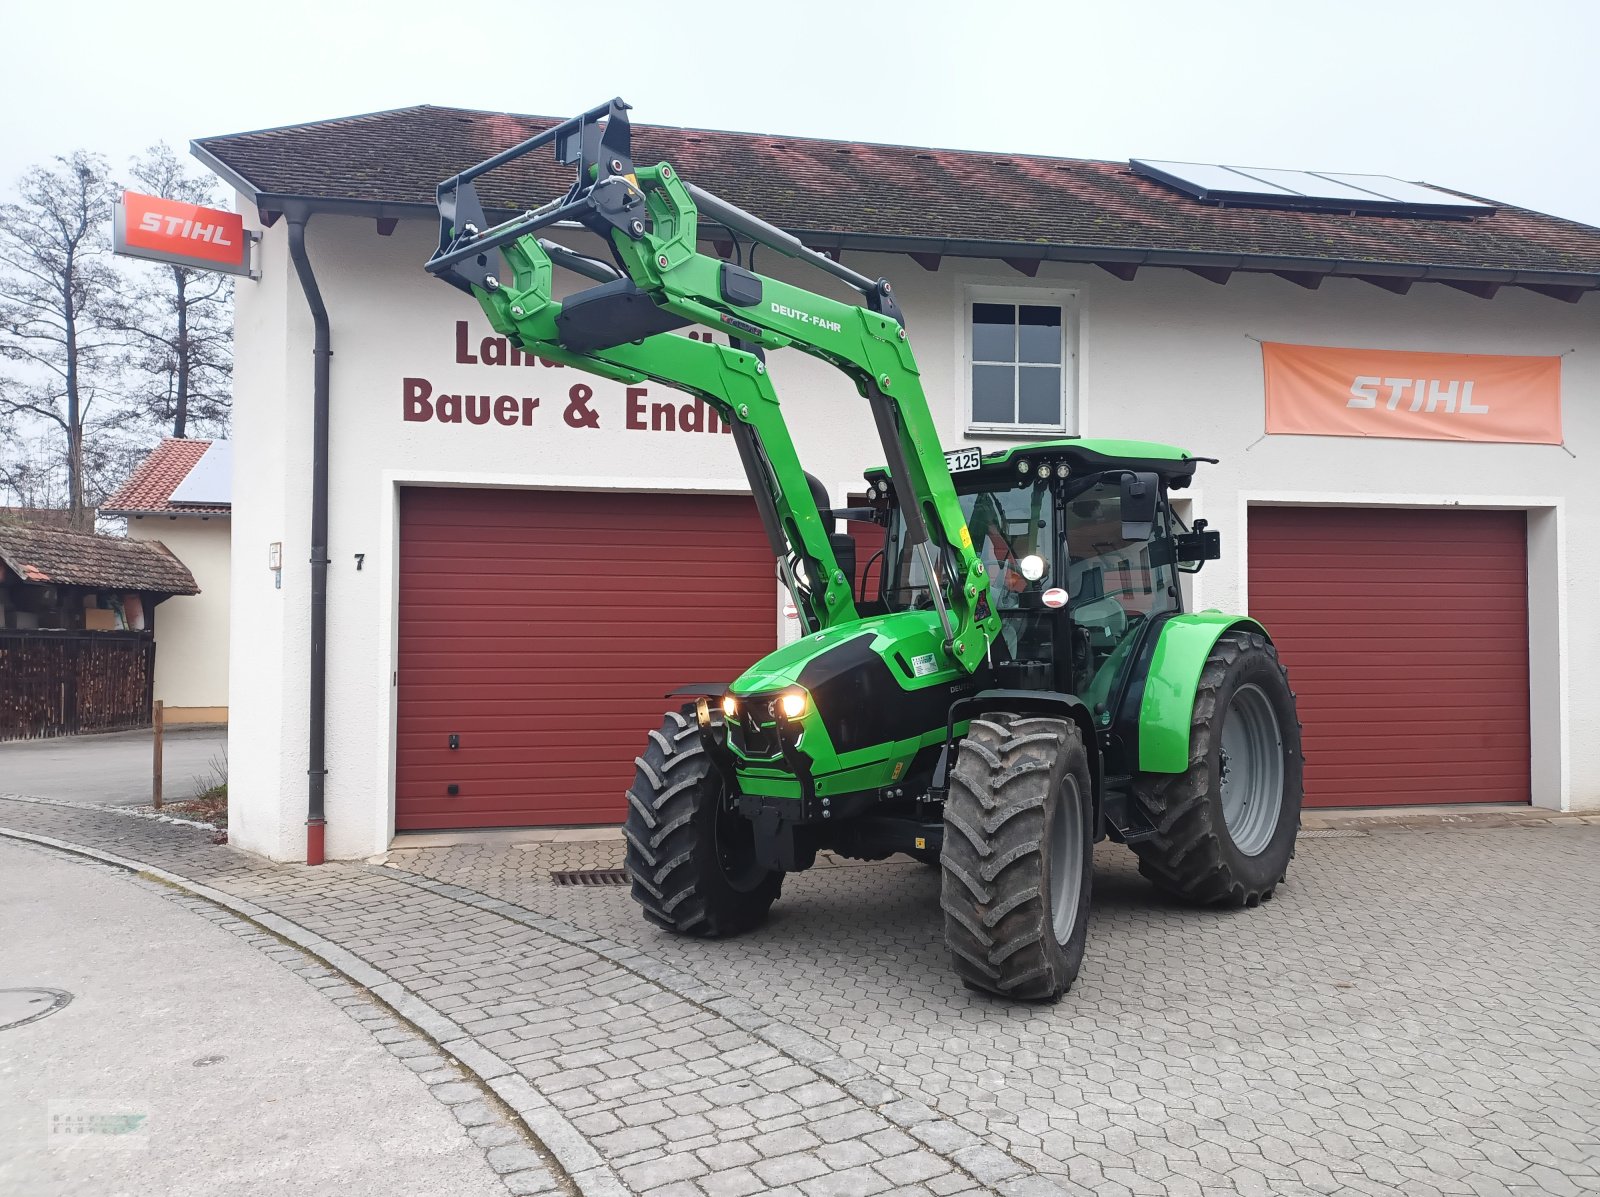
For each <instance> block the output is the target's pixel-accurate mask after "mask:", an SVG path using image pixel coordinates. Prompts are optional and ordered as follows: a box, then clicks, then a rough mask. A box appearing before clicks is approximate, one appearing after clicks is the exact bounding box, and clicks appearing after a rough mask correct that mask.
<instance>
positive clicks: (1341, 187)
mask: <svg viewBox="0 0 1600 1197" xmlns="http://www.w3.org/2000/svg"><path fill="white" fill-rule="evenodd" d="M1128 165H1129V166H1131V167H1132V168H1133V170H1134V172H1135V173H1136V174H1140V175H1143V176H1144V177H1145V178H1148V179H1154V180H1156V181H1157V182H1160V183H1165V184H1167V186H1169V187H1175V188H1177V189H1178V190H1179V191H1182V192H1183V193H1184V194H1186V195H1190V196H1193V197H1194V198H1195V199H1197V200H1200V201H1202V202H1204V203H1211V204H1219V205H1238V206H1250V207H1257V208H1294V209H1300V210H1302V211H1312V212H1372V213H1378V214H1382V215H1386V216H1477V215H1492V214H1493V213H1494V211H1495V209H1494V206H1493V205H1492V204H1486V203H1483V202H1481V201H1479V200H1471V199H1464V198H1462V197H1461V196H1459V195H1451V194H1450V193H1449V192H1448V191H1440V190H1438V189H1437V188H1435V187H1428V186H1425V185H1423V184H1421V183H1407V182H1405V181H1404V180H1401V179H1393V178H1390V177H1389V176H1388V175H1356V174H1343V173H1337V172H1334V171H1311V170H1276V169H1270V168H1266V167H1255V166H1218V165H1213V164H1210V163H1204V162H1171V161H1161V160H1156V159H1145V158H1133V159H1130V160H1129V163H1128Z"/></svg>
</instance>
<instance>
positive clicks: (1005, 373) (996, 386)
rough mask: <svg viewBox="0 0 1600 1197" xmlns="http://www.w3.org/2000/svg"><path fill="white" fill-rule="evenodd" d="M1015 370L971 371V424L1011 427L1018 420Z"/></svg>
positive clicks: (975, 367)
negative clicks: (1007, 425) (1009, 425)
mask: <svg viewBox="0 0 1600 1197" xmlns="http://www.w3.org/2000/svg"><path fill="white" fill-rule="evenodd" d="M1016 376H1017V368H1016V367H1015V366H974V367H972V422H973V423H974V424H1011V423H1015V421H1016V418H1017V403H1016V385H1017V384H1016Z"/></svg>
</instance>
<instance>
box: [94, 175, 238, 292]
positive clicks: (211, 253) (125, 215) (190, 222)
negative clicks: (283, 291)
mask: <svg viewBox="0 0 1600 1197" xmlns="http://www.w3.org/2000/svg"><path fill="white" fill-rule="evenodd" d="M112 233H113V241H114V244H115V247H116V251H117V252H118V253H119V254H126V255H128V256H129V257H133V258H149V259H151V260H152V261H156V262H173V263H175V264H177V265H179V266H193V267H195V268H196V269H199V270H220V271H222V272H224V273H226V274H249V273H250V242H251V240H252V239H253V234H251V233H249V232H247V231H246V229H245V227H244V219H243V217H241V216H239V215H238V214H237V213H235V212H223V211H220V210H219V209H216V208H202V207H200V205H198V204H186V203H183V202H181V201H179V200H169V199H161V198H160V197H158V196H154V195H140V194H139V193H138V192H137V191H124V192H123V193H122V197H121V199H119V200H118V201H117V204H116V214H115V217H114V220H113V226H112Z"/></svg>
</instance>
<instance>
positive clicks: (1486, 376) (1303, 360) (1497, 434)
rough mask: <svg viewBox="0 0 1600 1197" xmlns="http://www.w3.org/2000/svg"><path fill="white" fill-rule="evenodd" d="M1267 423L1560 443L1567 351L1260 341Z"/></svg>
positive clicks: (1324, 432)
mask: <svg viewBox="0 0 1600 1197" xmlns="http://www.w3.org/2000/svg"><path fill="white" fill-rule="evenodd" d="M1261 353H1262V359H1263V364H1264V366H1265V368H1266V384H1267V431H1268V432H1270V433H1277V434H1280V435H1282V434H1288V435H1291V436H1382V437H1400V438H1403V439H1407V440H1436V441H1500V442H1516V443H1522V444H1535V445H1559V444H1560V443H1561V359H1560V358H1558V357H1510V356H1504V355H1499V354H1488V353H1415V352H1411V351H1408V350H1397V349H1335V348H1331V347H1329V346H1324V345H1280V344H1273V343H1271V342H1268V343H1265V344H1263V345H1262V346H1261Z"/></svg>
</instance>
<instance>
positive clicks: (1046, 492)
mask: <svg viewBox="0 0 1600 1197" xmlns="http://www.w3.org/2000/svg"><path fill="white" fill-rule="evenodd" d="M948 456H949V459H950V464H951V466H952V474H951V480H952V481H953V482H954V484H955V489H956V492H957V494H958V496H959V498H960V503H961V509H962V512H963V514H964V515H965V516H966V520H967V532H968V534H969V535H970V536H971V538H972V543H973V547H974V548H975V549H976V550H977V551H978V553H979V554H980V556H981V559H982V561H983V564H984V567H985V569H986V570H987V572H988V578H989V590H988V595H987V601H988V603H989V604H990V605H991V606H992V607H993V608H994V609H995V610H996V611H998V613H999V615H1000V620H1001V631H1000V635H999V637H998V638H996V640H995V641H994V643H993V644H992V646H991V648H990V668H991V670H992V674H991V676H992V682H991V684H992V685H994V686H997V687H1000V688H1004V689H1009V690H1048V691H1057V692H1065V693H1068V694H1075V695H1077V696H1078V697H1080V698H1081V699H1082V700H1083V701H1084V703H1085V704H1086V705H1087V706H1088V707H1089V708H1090V710H1091V711H1092V712H1093V714H1094V717H1095V719H1096V721H1097V722H1098V723H1099V725H1100V726H1102V727H1109V726H1110V725H1111V723H1112V721H1113V717H1114V713H1115V711H1116V710H1117V707H1118V705H1119V704H1118V702H1117V699H1118V697H1119V694H1120V691H1121V689H1122V683H1124V682H1125V681H1126V680H1127V679H1128V678H1129V677H1131V676H1132V671H1131V670H1130V669H1129V664H1130V662H1131V661H1133V660H1134V659H1135V658H1136V657H1137V655H1138V649H1139V647H1140V646H1141V644H1143V643H1144V642H1145V640H1146V639H1147V636H1146V633H1147V632H1149V631H1151V630H1152V629H1153V628H1154V627H1155V626H1157V625H1158V624H1159V622H1160V620H1161V617H1163V616H1165V615H1167V614H1169V613H1177V612H1180V611H1181V610H1182V609H1183V599H1182V591H1181V588H1180V586H1179V578H1178V574H1179V573H1180V572H1181V571H1193V570H1196V569H1198V568H1199V566H1200V564H1201V563H1202V562H1203V561H1205V560H1209V559H1213V558H1215V557H1217V556H1219V555H1220V545H1219V543H1218V541H1219V537H1218V535H1217V534H1216V533H1215V532H1207V531H1205V526H1204V523H1203V522H1201V523H1200V524H1199V526H1198V528H1197V529H1191V528H1188V527H1187V526H1185V525H1184V524H1183V523H1182V521H1180V520H1179V519H1178V518H1177V516H1176V515H1175V514H1174V512H1173V510H1172V505H1171V501H1170V493H1171V492H1172V491H1175V490H1181V489H1182V488H1184V487H1186V486H1187V485H1188V484H1189V482H1190V480H1191V479H1192V478H1193V476H1194V470H1195V466H1196V464H1197V463H1198V462H1199V461H1201V460H1206V459H1203V458H1196V457H1193V456H1191V455H1190V454H1188V453H1186V452H1184V451H1183V450H1181V449H1176V448H1173V447H1171V446H1168V445H1160V444H1153V443H1148V442H1142V441H1096V440H1079V439H1066V440H1056V441H1046V442H1042V443H1039V444H1033V445H1026V446H1021V447H1017V448H1011V449H1006V450H1003V451H1000V452H997V453H992V454H988V455H980V454H978V453H977V452H976V451H974V450H970V449H969V450H958V451H956V452H954V453H952V454H950V455H948ZM963 467H965V468H963ZM866 478H867V484H868V489H869V493H870V495H871V497H872V499H873V501H874V505H875V507H876V509H877V522H880V523H882V524H883V525H885V534H884V544H883V549H882V556H881V558H878V557H877V555H876V554H874V555H873V557H872V558H870V559H869V565H868V568H867V569H866V570H864V571H863V573H862V576H861V579H860V583H861V595H860V599H859V602H858V606H860V607H861V608H863V609H865V610H872V609H875V608H876V609H881V610H884V611H903V610H917V609H922V608H926V607H931V606H932V604H933V602H934V596H933V594H932V591H931V590H930V587H929V578H928V574H927V570H926V568H925V567H924V564H923V560H922V558H921V556H920V555H917V554H912V553H908V552H906V551H905V543H904V542H905V525H904V521H902V520H901V518H900V513H899V510H898V507H897V505H896V503H895V499H894V491H893V488H892V487H890V486H889V484H888V480H887V478H886V476H885V473H884V471H883V470H881V469H874V470H869V471H868V472H867V475H866ZM880 561H881V567H880V565H879V562H880ZM936 568H939V566H937V565H936ZM944 568H946V570H947V572H946V577H948V576H949V574H948V567H947V565H946V566H945V567H944Z"/></svg>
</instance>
